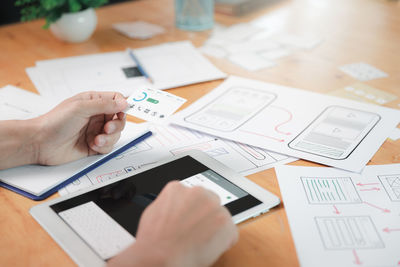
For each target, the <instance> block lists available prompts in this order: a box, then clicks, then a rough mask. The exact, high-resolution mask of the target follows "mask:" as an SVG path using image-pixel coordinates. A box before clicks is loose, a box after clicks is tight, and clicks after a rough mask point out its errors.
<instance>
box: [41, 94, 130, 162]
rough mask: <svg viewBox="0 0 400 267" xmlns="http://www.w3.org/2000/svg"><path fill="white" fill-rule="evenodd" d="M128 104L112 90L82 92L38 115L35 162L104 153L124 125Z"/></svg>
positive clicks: (68, 159) (69, 159)
mask: <svg viewBox="0 0 400 267" xmlns="http://www.w3.org/2000/svg"><path fill="white" fill-rule="evenodd" d="M127 106H128V103H127V102H126V100H125V99H124V97H123V96H122V95H121V94H119V93H115V92H85V93H81V94H78V95H76V96H73V97H71V98H69V99H67V100H65V101H63V102H62V103H60V104H59V105H58V106H56V107H55V108H54V109H53V110H51V111H50V112H48V113H46V114H44V115H42V116H40V117H38V118H37V119H36V120H38V124H39V125H40V126H39V129H40V130H39V131H38V135H39V136H38V140H39V141H38V142H37V143H38V145H39V148H38V149H36V150H37V151H38V155H37V163H38V164H42V165H56V164H61V163H65V162H69V161H73V160H76V159H80V158H83V157H86V156H91V155H95V154H99V153H101V154H103V153H108V152H110V151H111V150H112V148H113V145H114V144H115V143H116V142H117V141H118V139H119V137H120V135H121V131H122V130H123V128H124V126H125V114H124V113H123V111H124V110H125V109H126V107H127Z"/></svg>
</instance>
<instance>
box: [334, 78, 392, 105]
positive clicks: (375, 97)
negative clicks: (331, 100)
mask: <svg viewBox="0 0 400 267" xmlns="http://www.w3.org/2000/svg"><path fill="white" fill-rule="evenodd" d="M328 94H330V95H333V96H338V97H344V98H348V99H352V100H357V101H361V102H367V103H371V104H375V105H384V104H386V103H389V102H391V101H393V100H396V99H397V96H396V95H394V94H390V93H387V92H385V91H383V90H379V89H376V88H374V87H372V86H369V85H366V84H363V83H356V84H353V85H349V86H346V87H344V88H341V89H338V90H335V91H332V92H329V93H328Z"/></svg>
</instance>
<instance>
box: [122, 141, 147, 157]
mask: <svg viewBox="0 0 400 267" xmlns="http://www.w3.org/2000/svg"><path fill="white" fill-rule="evenodd" d="M150 149H152V147H151V146H150V145H149V144H148V143H147V142H146V141H143V142H140V143H139V144H137V145H135V146H133V147H131V148H129V149H128V150H126V151H124V152H122V153H121V154H119V155H118V156H116V157H115V159H122V158H124V157H128V156H130V155H134V154H137V153H140V152H143V151H146V150H150Z"/></svg>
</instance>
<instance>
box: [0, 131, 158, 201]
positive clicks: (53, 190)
mask: <svg viewBox="0 0 400 267" xmlns="http://www.w3.org/2000/svg"><path fill="white" fill-rule="evenodd" d="M152 134H153V133H152V132H151V131H147V132H145V133H144V134H142V135H141V136H139V137H137V138H135V139H134V140H132V141H130V142H129V143H127V144H126V145H124V146H122V147H120V148H119V149H117V150H116V151H114V152H111V153H110V154H108V155H107V156H105V157H104V158H102V159H100V160H99V161H96V162H94V163H93V164H91V165H90V166H88V167H86V168H85V169H83V170H81V171H80V172H78V173H77V174H75V175H73V176H72V177H70V178H68V179H67V180H65V181H64V182H62V183H60V184H58V185H56V186H54V187H53V188H51V189H49V190H48V191H46V192H44V193H43V194H42V195H40V196H36V195H34V194H31V193H29V192H26V191H24V190H22V189H19V188H17V187H14V186H12V185H9V184H6V183H3V182H0V187H4V188H7V189H9V190H11V191H14V192H16V193H18V194H20V195H23V196H25V197H28V198H30V199H32V200H35V201H39V200H43V199H46V198H48V197H49V196H51V195H52V194H54V193H56V192H57V191H58V190H60V189H61V188H63V187H64V186H66V185H68V184H69V183H72V182H73V181H75V180H77V179H79V178H80V177H82V176H83V175H85V174H87V173H88V172H90V171H92V170H94V169H96V168H97V167H99V166H100V165H102V164H104V163H106V162H107V161H109V160H111V159H113V158H115V157H116V156H118V155H119V154H121V153H122V152H125V151H126V150H128V149H129V148H131V147H133V146H134V145H137V144H138V143H140V142H142V141H143V140H144V139H146V138H148V137H150V136H151V135H152Z"/></svg>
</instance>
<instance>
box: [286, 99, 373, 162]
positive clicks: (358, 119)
mask: <svg viewBox="0 0 400 267" xmlns="http://www.w3.org/2000/svg"><path fill="white" fill-rule="evenodd" d="M379 120H380V116H379V115H378V114H375V113H370V112H365V111H360V110H355V109H350V108H345V107H339V106H330V107H328V108H327V109H325V110H324V111H323V112H322V113H321V115H320V116H319V117H317V118H316V119H315V120H314V121H313V122H312V123H311V124H310V125H309V126H308V127H307V128H306V129H305V130H303V131H302V132H301V133H300V134H299V135H298V136H297V137H296V138H295V139H294V140H293V141H291V142H290V143H289V147H290V148H293V149H296V150H301V151H305V152H309V153H312V154H316V155H319V156H324V157H327V158H331V159H336V160H341V159H346V158H347V157H348V156H349V155H350V154H351V152H353V150H354V149H355V148H356V147H357V146H358V145H359V144H360V143H361V141H362V140H363V139H364V138H365V137H366V136H367V135H368V133H369V132H370V131H371V130H372V129H373V128H374V126H375V125H376V124H377V123H378V121H379Z"/></svg>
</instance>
